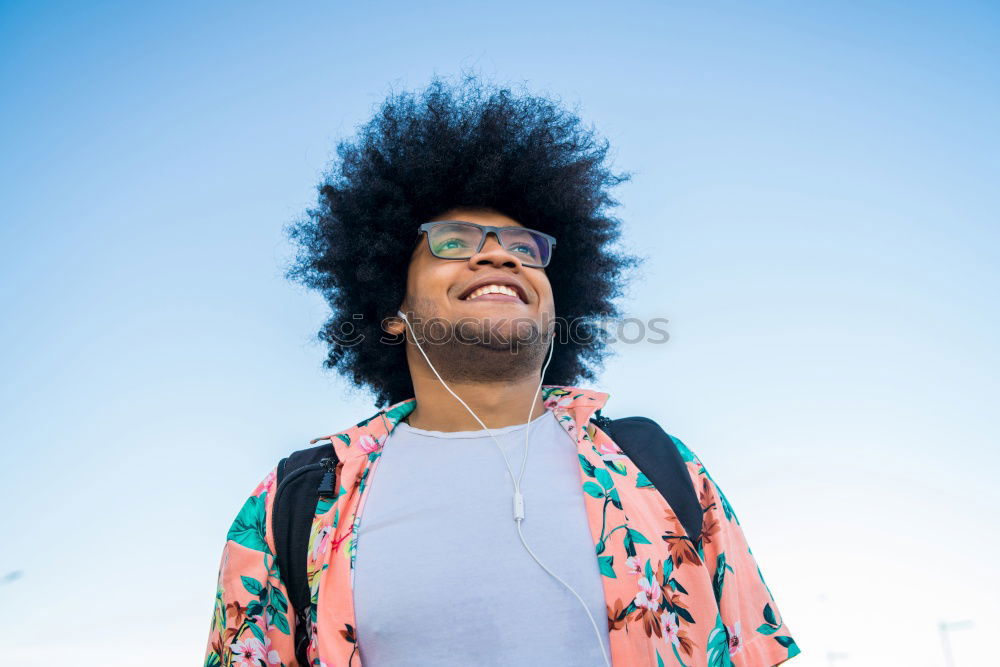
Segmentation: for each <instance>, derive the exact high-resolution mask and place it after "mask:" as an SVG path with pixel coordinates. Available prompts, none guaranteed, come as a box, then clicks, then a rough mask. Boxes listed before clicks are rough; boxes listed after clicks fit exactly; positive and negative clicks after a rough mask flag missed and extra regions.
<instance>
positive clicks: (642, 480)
mask: <svg viewBox="0 0 1000 667" xmlns="http://www.w3.org/2000/svg"><path fill="white" fill-rule="evenodd" d="M649 486H653V483H652V482H650V481H649V478H648V477H646V475H645V473H639V475H638V476H637V477H636V478H635V488H637V489H645V488H646V487H649Z"/></svg>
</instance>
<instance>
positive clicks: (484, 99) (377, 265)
mask: <svg viewBox="0 0 1000 667" xmlns="http://www.w3.org/2000/svg"><path fill="white" fill-rule="evenodd" d="M626 180H628V175H627V174H617V173H613V172H612V171H611V169H610V167H609V166H608V142H607V140H605V139H601V138H600V137H598V136H597V134H596V132H595V131H594V130H593V129H592V128H589V127H586V126H584V125H583V123H582V121H581V120H580V118H579V117H578V116H577V115H576V114H575V113H574V112H571V111H569V110H567V109H565V108H563V107H561V106H560V105H559V104H558V103H557V102H555V101H553V100H551V99H547V98H544V97H538V96H534V95H531V94H529V93H527V92H523V91H522V92H515V91H512V90H511V89H510V88H508V87H500V86H497V85H494V84H492V83H485V82H483V81H481V80H480V79H478V78H477V77H475V76H465V77H463V78H462V79H460V80H458V81H457V82H455V83H450V82H448V81H446V80H443V79H440V78H435V79H433V80H432V81H431V83H430V84H429V85H428V86H427V87H426V88H425V89H423V90H421V91H419V92H398V93H392V94H390V95H389V96H388V97H387V98H386V100H385V101H384V102H383V103H382V104H381V106H380V107H379V108H378V110H377V111H376V113H375V114H374V116H373V117H372V118H371V120H369V121H368V122H367V123H366V124H364V125H362V126H361V127H360V128H359V129H358V132H357V135H356V136H355V137H353V138H351V139H347V140H344V141H341V142H340V143H339V144H338V145H337V151H336V158H335V159H334V160H333V161H332V163H331V164H330V166H329V168H328V170H327V171H326V172H325V174H324V175H323V177H322V180H321V182H320V184H319V186H318V190H319V197H318V204H317V205H316V206H315V207H314V208H311V209H309V210H308V211H307V212H306V215H305V216H303V218H302V219H300V220H299V221H297V222H295V223H293V224H291V225H289V226H288V228H287V230H286V231H287V233H288V236H289V238H290V239H291V240H292V241H293V243H294V244H295V245H296V248H297V252H296V255H295V259H294V260H293V262H292V264H291V266H290V267H289V268H288V271H287V277H288V278H289V279H290V280H293V281H296V282H298V283H300V284H302V285H305V286H306V287H308V288H312V289H316V290H318V291H319V292H320V293H321V294H322V295H323V297H324V299H325V300H326V301H327V303H328V304H329V306H330V308H331V311H332V313H331V316H330V318H329V319H328V320H327V321H326V323H325V324H324V325H323V327H322V329H321V330H320V332H319V336H318V337H319V339H320V340H322V341H324V342H325V343H326V344H327V348H328V355H327V359H326V361H325V362H324V366H325V367H326V368H328V369H333V370H336V371H338V372H339V373H340V374H342V375H343V376H344V377H346V378H348V379H349V380H350V381H351V382H352V383H353V384H354V385H355V387H357V388H361V389H366V390H369V391H370V392H371V393H372V394H373V395H374V398H375V403H376V405H378V406H380V407H382V406H385V405H389V404H392V403H396V402H398V401H401V400H404V399H406V398H410V397H411V396H413V384H412V382H411V380H410V375H409V369H408V366H407V363H406V352H405V346H404V345H399V344H398V342H399V341H398V340H397V341H396V343H397V344H388V343H387V339H390V338H392V337H391V336H389V335H388V334H387V333H386V332H385V331H383V329H382V321H383V319H384V318H386V317H391V316H394V315H395V313H396V310H397V308H398V307H399V305H400V304H401V302H402V300H403V297H404V295H405V292H406V273H407V272H406V267H407V266H408V264H409V260H410V256H411V254H412V252H413V250H414V248H415V243H416V242H417V226H418V225H420V223H422V222H426V221H427V220H429V219H431V218H433V217H435V216H438V215H441V214H442V213H446V212H448V211H450V210H453V209H457V208H471V209H490V210H494V211H497V212H499V213H502V214H504V215H506V216H508V217H510V218H513V219H514V220H517V221H518V222H520V223H521V224H523V225H525V226H527V227H532V228H534V229H538V230H540V231H543V232H546V233H548V234H551V235H552V236H555V237H556V238H557V239H558V241H559V247H558V248H557V249H556V252H555V253H554V255H553V257H552V260H551V263H550V264H549V266H548V267H547V268H546V269H545V271H546V275H547V276H548V278H549V281H550V283H551V285H552V292H553V297H554V301H555V308H556V316H557V320H560V321H562V322H572V323H573V326H572V330H573V333H574V335H573V336H571V337H566V336H564V335H560V336H558V337H557V340H556V346H555V349H554V351H553V353H552V361H551V363H550V364H549V367H548V370H547V372H546V375H545V378H544V381H545V383H546V384H563V385H565V384H575V383H576V382H578V381H579V380H594V379H596V373H597V372H598V371H599V370H600V369H601V367H602V366H603V361H604V358H605V357H606V356H607V354H608V351H609V350H608V346H607V342H606V336H605V335H604V331H603V329H602V328H601V326H600V325H599V324H598V323H596V322H595V320H599V319H602V318H613V317H618V316H619V315H620V313H619V311H618V308H617V307H616V305H615V303H614V301H615V300H616V299H617V298H618V297H620V296H621V290H622V285H623V283H624V279H625V275H624V274H625V273H626V270H627V269H630V268H632V267H634V266H635V265H636V264H637V263H638V261H639V260H638V258H636V257H634V256H632V255H629V254H626V253H624V252H622V251H620V250H616V249H615V248H614V247H613V246H614V245H615V242H616V241H617V240H618V238H619V236H620V233H621V230H620V227H621V223H620V221H619V220H618V219H617V218H614V217H612V216H610V215H609V213H608V211H609V210H610V209H612V208H614V207H615V206H617V205H618V202H617V201H616V200H615V199H613V198H612V197H611V195H610V192H609V191H610V190H611V188H613V187H614V186H616V185H618V184H620V183H622V182H624V181H626ZM399 340H401V338H400V339H399ZM389 342H391V341H389Z"/></svg>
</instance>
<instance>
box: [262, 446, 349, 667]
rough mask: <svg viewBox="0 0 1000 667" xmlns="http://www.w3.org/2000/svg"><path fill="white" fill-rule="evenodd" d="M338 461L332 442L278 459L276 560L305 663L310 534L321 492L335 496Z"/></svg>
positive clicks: (273, 521)
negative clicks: (335, 473)
mask: <svg viewBox="0 0 1000 667" xmlns="http://www.w3.org/2000/svg"><path fill="white" fill-rule="evenodd" d="M336 465H337V453H336V452H335V451H334V449H333V447H332V446H331V445H330V444H329V443H325V444H322V445H318V446H316V447H310V448H309V449H303V450H300V451H297V452H294V453H292V454H291V455H289V456H288V457H287V458H284V459H282V460H281V461H280V462H279V463H278V471H277V488H276V490H275V492H274V503H273V504H272V506H271V512H272V514H273V516H272V519H271V526H272V529H273V530H274V546H275V548H276V550H277V553H276V554H274V560H275V562H276V564H277V566H278V576H279V577H281V580H282V581H283V582H284V584H285V588H286V590H287V591H288V601H289V603H290V605H291V607H292V610H293V611H294V612H295V621H296V622H295V657H296V659H297V660H298V663H299V664H300V665H308V664H309V661H308V659H307V658H306V648H307V647H308V646H309V632H308V628H309V608H310V603H311V601H312V600H311V598H312V596H311V593H310V590H309V578H308V575H307V566H306V557H307V555H308V551H309V533H310V532H311V531H312V521H313V517H314V516H315V514H316V503H317V502H318V500H319V498H320V496H321V490H322V491H323V492H327V493H329V494H330V495H335V491H334V485H335V483H336V480H335V479H334V470H335V469H336ZM321 487H324V488H322V489H321Z"/></svg>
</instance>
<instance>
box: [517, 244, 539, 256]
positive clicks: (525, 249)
mask: <svg viewBox="0 0 1000 667" xmlns="http://www.w3.org/2000/svg"><path fill="white" fill-rule="evenodd" d="M510 250H512V251H513V252H519V253H523V254H525V255H527V256H528V257H537V256H538V252H537V250H536V248H535V247H534V246H532V245H530V244H528V243H518V244H517V245H515V246H512V247H511V248H510Z"/></svg>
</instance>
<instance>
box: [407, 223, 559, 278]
mask: <svg viewBox="0 0 1000 667" xmlns="http://www.w3.org/2000/svg"><path fill="white" fill-rule="evenodd" d="M449 222H451V223H454V222H460V223H462V224H463V225H472V226H473V227H478V228H479V229H480V230H481V231H482V232H483V236H482V238H481V239H479V245H478V246H476V250H475V252H473V253H472V254H471V255H469V256H468V257H442V256H441V255H439V254H437V253H436V252H434V248H433V247H432V246H431V235H430V231H431V229H433V228H434V226H435V225H443V224H446V223H449ZM505 229H516V230H518V231H522V232H524V231H528V232H531V233H532V234H538V235H539V236H541V237H543V238H545V239H546V240H547V241H548V242H549V256H548V258H547V259H546V260H545V263H544V264H530V263H528V262H526V261H524V260H523V259H522V260H521V264H523V265H524V266H530V267H531V268H533V269H544V268H545V267H546V266H548V265H549V262H551V261H552V255H553V254H554V251H555V249H556V237H554V236H551V235H549V234H546V233H545V232H540V231H538V230H537V229H531V228H530V227H518V226H515V225H510V226H507V227H494V226H492V225H480V224H479V223H477V222H469V221H468V220H435V221H434V222H425V223H423V224H422V225H420V227H418V228H417V237H418V238H419V236H420V235H421V234H423V235H424V237H425V238H426V239H427V249H428V250H430V251H431V254H432V255H434V256H435V257H437V258H438V259H456V260H460V261H463V262H464V261H467V260H468V259H470V258H472V257H473V256H475V255H476V254H477V253H479V252H480V251H481V250H482V249H483V246H484V245H486V237H487V236H489V235H490V234H493V236H495V237H496V239H497V243H499V244H500V247H501V248H503V249H504V250H507V251H508V252H510V250H509V249H508V248H507V246H505V245H504V244H503V241H502V240H501V238H500V232H502V231H504V230H505Z"/></svg>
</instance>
